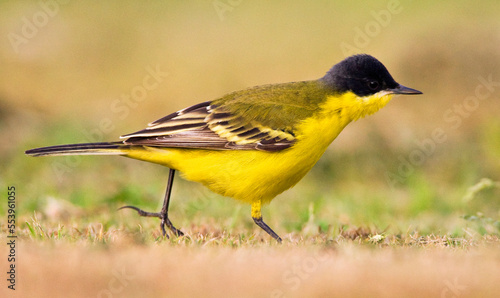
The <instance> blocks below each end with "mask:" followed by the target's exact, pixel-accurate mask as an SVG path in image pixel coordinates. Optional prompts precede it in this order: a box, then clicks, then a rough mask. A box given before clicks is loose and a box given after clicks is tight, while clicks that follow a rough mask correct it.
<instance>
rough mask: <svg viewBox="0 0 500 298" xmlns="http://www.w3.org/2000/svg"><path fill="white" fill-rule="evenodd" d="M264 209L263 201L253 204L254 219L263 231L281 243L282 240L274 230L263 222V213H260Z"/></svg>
mask: <svg viewBox="0 0 500 298" xmlns="http://www.w3.org/2000/svg"><path fill="white" fill-rule="evenodd" d="M261 208H262V202H261V200H259V201H256V202H253V203H252V219H253V221H254V222H255V224H257V225H258V226H259V227H260V228H261V229H263V230H264V231H266V233H268V234H269V235H271V237H273V238H274V239H276V241H278V243H281V238H280V236H278V234H276V233H275V232H274V231H273V229H271V228H270V227H269V226H268V225H267V224H266V223H265V222H264V221H263V220H262V213H261V212H260V210H261Z"/></svg>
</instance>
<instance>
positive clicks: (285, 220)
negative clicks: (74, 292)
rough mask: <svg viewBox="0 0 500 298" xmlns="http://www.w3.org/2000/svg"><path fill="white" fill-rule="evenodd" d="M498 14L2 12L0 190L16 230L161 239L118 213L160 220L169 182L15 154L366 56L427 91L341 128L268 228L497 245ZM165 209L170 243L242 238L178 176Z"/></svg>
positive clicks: (273, 5) (338, 5)
mask: <svg viewBox="0 0 500 298" xmlns="http://www.w3.org/2000/svg"><path fill="white" fill-rule="evenodd" d="M499 16H500V6H499V5H498V3H497V1H493V0H491V1H479V2H477V1H476V2H472V1H457V0H455V1H439V2H436V1H392V0H389V1H370V2H361V1H349V2H341V1H326V0H325V1H272V2H269V1H248V0H238V1H236V0H231V1H230V0H210V1H182V2H181V1H146V2H137V1H128V0H126V1H123V0H121V1H118V0H116V1H85V2H80V1H67V0H65V1H56V0H42V1H1V2H0V36H2V40H3V42H2V43H0V65H1V66H2V68H1V71H0V133H1V135H2V138H3V141H2V142H1V143H0V154H1V156H2V163H1V165H0V186H1V188H2V189H3V190H6V188H7V186H10V185H14V186H15V187H16V189H17V198H18V206H17V212H18V216H19V225H20V226H21V227H23V225H24V222H25V221H29V220H30V218H32V217H34V216H37V217H38V218H39V219H42V220H44V221H45V222H46V223H51V222H53V223H55V224H56V223H63V224H64V225H66V226H72V225H78V224H81V223H92V222H100V223H103V225H104V226H105V228H123V227H125V228H126V229H129V230H138V229H139V228H140V227H139V226H138V224H141V225H142V226H144V227H145V229H157V222H156V221H154V220H150V219H143V218H138V217H137V216H136V215H135V214H132V212H131V211H130V212H129V211H120V212H117V211H115V210H116V208H118V207H120V206H121V205H125V204H127V205H130V204H131V205H137V206H139V207H141V208H145V209H148V210H150V211H157V210H159V209H160V208H161V199H162V196H163V191H164V187H165V184H166V178H167V174H168V170H167V169H166V168H162V167H160V166H157V165H152V164H146V163H141V162H138V161H134V160H128V159H125V158H119V157H95V156H94V157H53V158H31V157H27V156H25V155H24V151H25V150H27V149H30V148H34V147H41V146H49V145H56V144H66V143H78V142H95V141H114V140H117V139H118V137H119V136H120V135H122V134H126V133H130V132H133V131H136V130H139V129H142V128H143V127H144V126H145V125H146V124H147V123H148V122H151V121H153V120H156V119H158V118H161V117H162V116H164V115H166V114H169V113H171V112H173V111H176V110H179V109H181V108H184V107H186V106H189V105H192V104H196V103H198V102H202V101H206V100H211V99H216V98H218V97H220V96H222V95H224V94H226V93H228V92H231V91H235V90H239V89H243V88H247V87H251V86H254V85H260V84H269V83H281V82H289V81H301V80H311V79H316V78H319V77H321V76H323V74H324V73H325V72H326V71H327V70H328V69H329V68H330V67H331V66H332V65H334V64H335V63H337V62H339V61H341V60H342V59H343V58H345V57H347V56H349V55H351V54H354V53H368V54H371V55H373V56H375V57H377V58H378V59H379V60H380V61H382V62H383V63H384V64H385V65H386V67H387V68H388V69H389V71H390V72H391V74H392V75H393V76H394V78H395V79H396V81H398V82H399V83H401V84H403V85H405V86H408V87H411V88H415V89H418V90H421V91H422V92H423V93H424V94H423V95H420V96H411V97H410V96H408V97H396V98H395V99H394V100H393V101H392V102H391V103H390V104H389V105H388V106H387V107H386V108H384V109H383V110H381V111H380V112H378V113H377V114H375V115H373V116H370V117H368V118H366V119H362V120H360V121H358V122H356V123H352V124H351V125H349V126H348V127H347V128H346V129H345V130H344V132H343V133H342V134H341V135H340V136H339V138H338V139H337V140H336V141H335V142H334V143H333V144H332V145H331V146H330V148H329V150H328V151H327V152H326V154H325V155H324V156H323V158H322V159H321V160H320V162H319V163H318V164H317V165H316V166H315V167H314V169H313V170H312V171H311V173H310V174H308V175H307V176H306V177H305V178H304V179H303V180H302V181H301V182H300V183H299V184H298V185H297V186H296V187H295V188H293V189H292V190H290V191H287V192H285V193H284V194H282V195H280V196H279V197H278V198H277V199H276V200H274V201H273V202H272V203H271V204H270V206H269V207H267V208H265V210H264V217H265V218H266V222H268V224H269V225H270V226H272V227H274V228H275V229H276V230H278V231H281V233H283V231H286V233H292V232H302V233H305V232H306V231H310V232H311V233H316V232H317V231H321V232H326V233H330V234H331V233H333V234H335V233H337V231H338V230H339V229H343V228H345V227H358V226H363V227H369V228H374V229H377V230H379V231H381V230H386V231H390V232H391V233H405V232H407V231H413V230H418V231H420V232H421V233H428V234H430V233H438V232H441V233H450V234H452V235H463V234H464V233H466V231H471V230H472V231H475V232H477V233H481V234H484V233H496V234H498V233H499V231H500V224H499V218H500V213H499V212H500V211H499V210H500V198H499V195H500V190H499V189H498V187H499V183H498V182H496V181H500V178H499V177H498V176H499V173H500V162H499V161H500V119H499V117H498V114H499V111H500V108H499V100H500V51H499V49H500V18H499ZM4 192H5V191H4ZM173 196H174V197H173V201H172V204H171V210H172V212H171V217H172V221H173V222H174V223H176V225H177V226H178V227H180V228H181V229H183V230H188V231H189V230H192V229H201V231H203V230H202V229H203V228H207V229H209V230H210V229H219V230H227V231H229V232H233V233H239V232H245V231H246V232H248V233H251V232H252V231H253V232H255V231H254V230H252V229H253V228H254V226H253V222H252V221H251V219H250V213H249V211H250V210H249V206H246V205H240V204H239V203H237V202H234V201H232V200H230V199H227V198H222V197H219V196H217V195H215V194H212V193H211V192H209V191H208V190H205V189H204V188H203V187H201V186H198V185H196V184H194V183H191V182H187V181H182V180H180V179H178V180H176V184H175V186H174V193H173ZM5 205H6V204H2V205H0V211H1V212H2V213H3V212H5V208H6V206H5ZM34 212H35V213H34ZM2 221H3V218H2Z"/></svg>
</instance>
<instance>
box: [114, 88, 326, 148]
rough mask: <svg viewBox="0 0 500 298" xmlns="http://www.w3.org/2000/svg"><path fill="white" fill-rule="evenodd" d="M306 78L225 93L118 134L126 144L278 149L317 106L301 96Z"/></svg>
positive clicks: (288, 142)
mask: <svg viewBox="0 0 500 298" xmlns="http://www.w3.org/2000/svg"><path fill="white" fill-rule="evenodd" d="M311 82H314V81H311ZM311 82H298V83H287V84H278V85H267V86H259V87H254V88H250V89H246V90H242V91H237V92H234V93H230V94H228V95H226V96H224V97H222V98H220V99H217V100H214V101H211V102H209V101H207V102H203V103H200V104H197V105H194V106H191V107H188V108H186V109H183V110H180V111H178V112H175V113H172V114H170V115H167V116H165V117H163V118H161V119H158V120H156V121H154V122H152V123H150V124H149V125H148V127H147V128H146V129H143V130H141V131H137V132H135V133H131V134H128V135H124V136H122V138H126V140H124V143H125V144H129V145H145V146H155V147H172V148H197V149H211V150H263V151H271V152H273V151H280V150H283V149H286V148H289V147H290V146H292V145H293V144H294V142H295V141H296V139H295V135H294V130H293V129H294V127H295V125H296V124H297V123H298V122H300V120H302V119H305V118H307V117H309V116H310V115H312V113H314V112H315V110H316V108H315V106H317V105H315V104H314V103H311V102H310V100H311V99H308V98H304V96H305V97H308V96H309V97H310V96H312V95H311V94H309V93H310V92H309V91H308V90H309V89H308V88H305V87H307V86H309V85H308V84H311ZM314 90H316V89H314ZM313 93H314V92H313ZM308 94H309V95H308ZM314 95H319V94H314ZM264 99H265V100H264Z"/></svg>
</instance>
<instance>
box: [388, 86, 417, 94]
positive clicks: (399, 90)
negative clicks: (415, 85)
mask: <svg viewBox="0 0 500 298" xmlns="http://www.w3.org/2000/svg"><path fill="white" fill-rule="evenodd" d="M388 91H389V93H392V94H422V92H420V91H418V90H415V89H411V88H408V87H405V86H403V85H398V86H397V87H396V88H392V89H389V90H388Z"/></svg>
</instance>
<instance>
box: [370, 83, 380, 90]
mask: <svg viewBox="0 0 500 298" xmlns="http://www.w3.org/2000/svg"><path fill="white" fill-rule="evenodd" d="M378 86H379V84H378V82H377V81H369V82H368V88H370V89H371V90H377V89H378Z"/></svg>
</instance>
